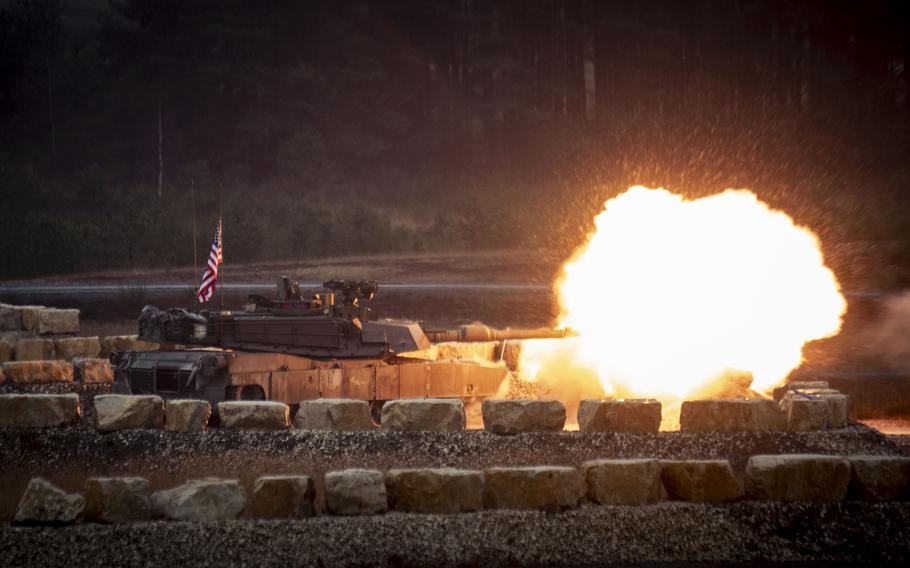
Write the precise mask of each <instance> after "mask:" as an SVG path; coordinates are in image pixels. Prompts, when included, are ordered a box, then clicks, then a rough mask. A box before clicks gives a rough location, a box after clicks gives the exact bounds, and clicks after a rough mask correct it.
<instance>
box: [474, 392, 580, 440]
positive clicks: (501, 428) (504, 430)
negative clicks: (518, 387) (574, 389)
mask: <svg viewBox="0 0 910 568" xmlns="http://www.w3.org/2000/svg"><path fill="white" fill-rule="evenodd" d="M481 414H482V415H483V428H484V430H486V431H488V432H493V433H494V434H518V433H521V432H559V431H561V430H562V429H563V428H564V427H565V424H566V407H565V405H563V403H561V402H559V401H558V400H535V399H526V400H485V401H483V403H482V405H481Z"/></svg>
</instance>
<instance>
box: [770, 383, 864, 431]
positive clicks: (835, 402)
mask: <svg viewBox="0 0 910 568" xmlns="http://www.w3.org/2000/svg"><path fill="white" fill-rule="evenodd" d="M808 400H812V401H821V402H824V403H825V404H826V412H825V417H824V421H825V424H824V428H823V429H831V428H844V427H845V426H847V424H848V422H849V414H850V397H848V396H847V395H845V394H843V393H841V392H839V391H836V390H834V389H831V388H815V389H802V390H800V391H792V390H791V391H788V392H786V393H784V394H783V395H782V396H781V400H780V403H779V404H780V407H781V408H782V409H783V411H784V412H785V413H786V414H787V415H788V427H789V415H790V413H791V412H795V413H796V420H797V422H796V427H799V426H801V425H803V424H805V423H807V422H809V419H808V418H805V417H804V416H803V415H804V414H805V413H807V412H808V407H810V406H814V407H815V408H816V409H815V410H813V412H814V413H815V416H814V417H813V421H814V422H817V421H818V420H821V418H820V416H818V415H819V413H820V412H821V411H820V409H819V405H818V402H816V403H815V404H814V405H810V404H809V403H807V402H805V401H808Z"/></svg>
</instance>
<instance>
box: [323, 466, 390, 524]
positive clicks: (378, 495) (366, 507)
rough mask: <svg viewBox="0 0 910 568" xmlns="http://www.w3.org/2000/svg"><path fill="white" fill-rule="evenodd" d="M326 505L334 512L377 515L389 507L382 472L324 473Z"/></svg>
mask: <svg viewBox="0 0 910 568" xmlns="http://www.w3.org/2000/svg"><path fill="white" fill-rule="evenodd" d="M325 504H326V509H327V510H328V512H329V513H331V514H333V515H376V514H379V513H385V512H386V511H387V510H388V500H387V496H386V488H385V480H384V479H383V475H382V472H381V471H377V470H372V469H345V470H341V471H330V472H328V473H326V474H325Z"/></svg>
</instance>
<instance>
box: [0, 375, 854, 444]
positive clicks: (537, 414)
mask: <svg viewBox="0 0 910 568" xmlns="http://www.w3.org/2000/svg"><path fill="white" fill-rule="evenodd" d="M73 361H74V363H72V364H71V363H67V362H63V361H12V362H7V363H3V365H2V366H0V383H3V382H7V383H19V384H38V383H74V382H75V383H80V384H86V385H94V384H111V383H112V382H113V380H114V375H113V369H112V367H111V365H110V363H109V362H107V361H105V360H103V359H99V358H80V357H77V358H75V359H74V360H73ZM0 396H4V395H0ZM99 396H111V397H114V398H113V399H111V401H113V400H116V401H118V403H119V404H118V405H117V406H116V407H115V406H110V408H112V410H110V412H108V406H105V405H104V404H102V405H101V407H100V408H101V411H100V413H99V419H100V421H99V422H98V424H105V426H104V427H103V428H100V429H102V430H122V429H134V428H137V426H130V425H129V424H131V423H123V422H122V421H119V420H111V421H110V422H111V424H110V425H108V424H107V421H106V420H104V419H105V418H106V417H107V416H108V414H110V413H115V414H117V413H119V412H120V408H121V407H120V405H129V404H132V403H133V402H139V401H140V400H141V397H140V396H138V395H133V396H126V395H99ZM143 396H148V395H143ZM827 396H828V398H826V399H824V400H823V399H801V398H798V399H793V400H792V401H789V400H787V407H788V410H789V411H790V415H789V418H790V423H791V428H790V430H791V431H804V430H814V429H822V428H830V425H831V424H833V423H836V424H838V425H841V426H842V425H843V424H844V420H845V413H843V412H841V411H842V410H843V409H844V408H845V404H841V403H843V399H846V397H844V395H839V394H831V395H827ZM155 398H156V399H157V403H158V404H163V403H164V401H163V399H161V398H159V397H155ZM102 400H105V399H97V400H96V401H95V402H96V403H98V402H102ZM108 402H110V401H108ZM200 402H201V403H205V401H200ZM832 402H834V403H836V404H833V405H832ZM96 406H97V405H96ZM832 408H835V409H837V413H838V416H839V417H840V418H838V419H837V420H836V421H835V420H834V419H832V418H831V416H832V412H833V411H832V410H831V409H832ZM174 410H175V411H177V410H181V411H188V410H189V409H187V408H183V407H180V405H179V404H175V406H174ZM682 410H683V416H682V418H683V420H682V421H681V422H682V427H681V431H683V432H732V431H741V430H750V431H784V430H786V429H787V428H786V422H787V415H786V414H785V413H784V412H783V411H782V410H780V409H778V407H777V405H776V404H775V403H774V402H773V401H771V400H768V399H753V400H745V399H740V400H702V401H698V400H696V401H686V402H684V403H683V405H682ZM162 412H163V413H165V414H162V417H164V416H165V415H166V411H164V410H162ZM197 413H198V414H199V415H200V416H201V415H203V414H205V415H206V418H205V419H203V420H201V421H199V420H194V421H193V425H185V426H179V427H178V426H176V425H171V426H169V427H168V428H167V429H168V430H177V431H186V430H201V429H204V428H205V426H206V423H207V421H208V420H207V415H208V413H207V412H206V411H204V410H203V409H198V410H197ZM218 414H219V415H220V417H221V425H220V427H221V428H226V429H241V430H283V429H287V428H295V427H296V428H297V429H300V430H332V431H360V430H371V429H374V428H377V426H376V425H374V424H373V422H372V420H371V418H370V413H369V406H368V404H367V402H366V401H360V400H350V399H319V400H313V401H304V402H302V403H301V405H300V410H299V411H298V412H297V415H296V417H295V418H294V420H293V421H292V420H291V412H290V407H289V406H288V405H286V404H283V403H279V402H272V401H223V402H220V403H219V404H218ZM483 414H484V429H485V430H486V431H488V432H492V433H496V434H520V433H528V432H546V431H554V432H555V431H562V430H563V423H564V421H565V407H564V406H563V405H562V403H560V402H558V401H555V400H517V401H511V400H487V401H484V403H483ZM578 416H579V427H580V429H581V431H582V432H624V433H640V434H644V433H656V432H657V429H658V426H659V424H660V419H661V415H660V403H659V402H657V401H653V400H625V401H612V400H585V401H582V404H581V406H580V407H579V414H578ZM744 417H745V418H744ZM180 420H182V419H178V421H180ZM159 423H160V425H159ZM797 423H798V426H797ZM118 424H126V425H118ZM165 424H166V421H164V420H163V419H162V420H161V421H158V420H153V421H149V422H147V423H146V425H144V426H141V428H161V427H164V425H165ZM174 424H176V422H175V423H174ZM381 428H382V430H390V431H436V432H451V431H461V430H464V429H465V414H464V406H463V404H462V402H461V400H459V399H403V400H392V401H389V402H387V403H386V404H385V405H384V406H383V410H382V426H381Z"/></svg>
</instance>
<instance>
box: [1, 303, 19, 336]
mask: <svg viewBox="0 0 910 568" xmlns="http://www.w3.org/2000/svg"><path fill="white" fill-rule="evenodd" d="M20 329H22V308H21V307H19V306H11V305H9V304H0V331H19V330H20Z"/></svg>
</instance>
